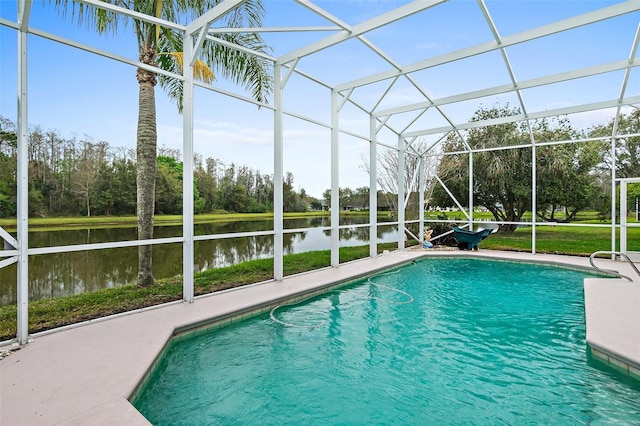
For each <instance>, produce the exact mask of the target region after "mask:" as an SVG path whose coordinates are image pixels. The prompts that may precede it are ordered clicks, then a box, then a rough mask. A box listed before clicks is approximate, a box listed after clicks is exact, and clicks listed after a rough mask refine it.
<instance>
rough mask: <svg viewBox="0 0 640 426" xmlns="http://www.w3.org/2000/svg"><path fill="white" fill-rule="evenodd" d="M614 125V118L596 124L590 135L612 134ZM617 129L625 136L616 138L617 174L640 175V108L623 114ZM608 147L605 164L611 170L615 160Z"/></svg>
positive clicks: (622, 175)
mask: <svg viewBox="0 0 640 426" xmlns="http://www.w3.org/2000/svg"><path fill="white" fill-rule="evenodd" d="M613 125H614V120H613V119H612V120H611V121H610V122H609V123H608V124H606V125H600V126H596V127H594V128H593V129H591V130H590V132H589V136H591V137H603V136H611V135H612V133H613ZM617 130H618V132H617V134H618V135H623V136H622V137H618V138H616V157H617V158H616V176H617V177H620V178H633V177H640V136H637V135H638V134H639V133H640V109H636V110H634V111H633V112H631V113H630V114H626V115H625V114H621V115H620V118H619V121H618V127H617ZM624 135H636V136H624ZM609 146H610V145H609ZM607 148H608V147H605V151H604V152H605V166H606V167H607V168H608V169H609V170H611V165H612V163H613V161H612V159H611V150H610V149H607Z"/></svg>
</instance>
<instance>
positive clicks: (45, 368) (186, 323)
mask: <svg viewBox="0 0 640 426" xmlns="http://www.w3.org/2000/svg"><path fill="white" fill-rule="evenodd" d="M426 256H438V257H440V256H453V257H461V256H462V257H482V258H488V259H494V260H508V261H525V262H536V263H546V264H552V265H557V266H558V265H559V266H568V267H573V268H579V269H591V267H590V265H589V260H588V258H582V257H572V256H559V255H543V254H531V253H517V252H502V251H493V250H480V251H478V252H466V251H442V252H439V251H426V250H425V251H423V250H404V251H399V252H390V253H385V254H384V255H381V256H378V257H376V258H367V259H361V260H358V261H353V262H349V263H345V264H342V265H340V266H339V267H337V268H323V269H321V270H317V271H313V272H308V273H303V274H298V275H295V276H290V277H286V278H285V279H284V280H283V281H280V282H277V281H266V282H263V283H257V284H252V285H248V286H243V287H239V288H235V289H229V290H225V291H221V292H217V293H214V294H211V295H206V296H200V297H198V298H197V300H196V302H195V303H191V304H186V303H181V302H173V303H169V304H165V305H161V306H159V307H154V308H149V309H143V310H139V311H135V312H132V313H129V314H126V315H116V316H113V317H110V318H107V319H104V320H100V321H92V322H89V323H84V324H81V325H77V326H73V327H67V328H64V329H60V330H57V331H55V332H49V333H41V334H36V335H34V339H33V342H32V343H30V344H28V345H26V346H25V347H23V348H22V349H20V350H19V351H16V352H14V353H12V354H11V355H10V356H8V357H6V358H4V359H2V360H1V361H0V424H3V425H4V424H6V425H55V424H65V425H87V424H97V425H101V424H104V425H113V424H127V425H148V424H149V422H148V421H147V420H146V419H145V418H144V417H143V416H142V415H141V414H140V413H139V412H138V411H137V410H136V409H135V408H134V407H133V406H132V405H131V403H130V402H129V399H130V398H131V397H132V396H133V395H134V394H135V393H136V392H137V391H138V389H139V386H140V384H141V383H142V381H143V379H144V378H145V377H146V375H147V374H148V371H149V370H150V368H151V367H152V366H153V365H154V363H155V362H157V360H158V358H159V356H160V355H161V353H162V350H163V349H164V347H165V346H166V345H167V344H168V342H169V341H170V339H171V338H172V337H173V336H174V335H175V334H179V333H181V332H185V331H187V330H194V329H197V328H206V327H211V326H212V325H213V324H214V323H216V322H218V323H220V322H226V323H229V322H233V321H237V320H241V319H243V318H246V317H247V316H251V315H255V311H256V310H260V309H262V310H266V309H270V308H271V307H273V306H276V305H278V304H280V303H282V302H283V301H285V300H287V301H289V300H291V299H292V298H306V297H312V296H313V295H314V294H318V293H320V292H323V291H326V289H327V288H328V287H332V286H335V285H337V284H342V283H346V282H349V281H353V280H356V279H358V278H361V277H363V276H366V275H371V274H373V273H375V272H376V271H379V270H382V269H386V268H389V267H393V266H397V265H401V264H403V263H408V262H411V261H412V260H416V259H419V258H422V257H426ZM599 262H602V265H605V264H606V262H610V261H608V260H602V261H599ZM607 266H608V268H607V269H617V270H619V271H620V272H621V273H623V274H624V273H627V272H626V269H625V268H624V264H622V263H619V262H616V263H615V266H614V267H613V268H612V267H611V264H609V265H607ZM629 269H631V268H630V267H629ZM609 280H610V279H609ZM3 348H4V347H2V346H0V349H3Z"/></svg>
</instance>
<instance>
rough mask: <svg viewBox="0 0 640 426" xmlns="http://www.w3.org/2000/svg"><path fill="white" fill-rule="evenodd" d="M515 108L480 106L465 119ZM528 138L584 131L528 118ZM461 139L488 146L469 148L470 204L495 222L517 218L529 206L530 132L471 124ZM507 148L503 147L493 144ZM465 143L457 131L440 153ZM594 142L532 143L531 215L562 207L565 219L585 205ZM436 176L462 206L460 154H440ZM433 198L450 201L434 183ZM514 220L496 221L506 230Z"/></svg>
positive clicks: (463, 158)
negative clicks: (534, 192)
mask: <svg viewBox="0 0 640 426" xmlns="http://www.w3.org/2000/svg"><path fill="white" fill-rule="evenodd" d="M519 113H520V110H519V108H514V109H511V108H509V107H508V106H506V107H493V108H490V109H484V108H481V109H480V110H478V111H477V112H476V113H475V114H474V116H473V117H472V119H471V121H482V120H487V119H491V118H499V117H506V116H512V115H517V114H519ZM530 125H531V131H532V133H533V135H534V139H535V140H536V141H538V142H551V141H568V140H572V139H577V138H579V137H582V136H584V135H583V134H582V133H581V132H580V131H578V130H576V129H575V128H574V127H573V126H572V125H571V123H570V122H569V120H567V119H566V118H555V119H551V120H548V119H545V120H538V121H534V122H531V123H530ZM466 143H467V144H468V146H469V147H470V148H471V149H472V150H478V149H483V148H488V149H490V150H489V151H484V152H474V153H473V172H474V175H473V198H474V205H479V206H483V207H485V208H486V209H488V210H489V211H490V212H491V213H492V214H493V216H494V218H495V219H496V220H497V221H505V222H520V221H521V219H522V216H523V215H524V213H525V212H526V211H530V210H531V202H532V198H531V197H532V185H531V178H532V176H533V175H532V172H533V169H532V167H533V164H532V161H533V158H532V151H531V148H530V147H522V148H516V147H517V146H518V145H529V144H530V135H529V129H528V127H527V124H526V123H505V124H499V125H494V126H486V127H481V128H475V129H472V130H471V131H469V132H468V134H467V138H466ZM499 148H507V149H499ZM465 150H466V147H465V146H464V143H463V141H462V140H460V138H459V137H458V135H457V134H452V135H451V136H450V137H449V139H448V140H447V142H446V143H445V147H444V151H445V152H461V151H462V152H464V151H465ZM599 155H600V151H599V145H598V144H589V143H567V144H560V145H555V146H542V147H539V148H537V164H536V167H537V191H538V193H537V195H538V199H537V202H538V203H537V204H538V209H537V210H538V211H537V215H538V216H539V217H541V218H543V219H545V220H554V221H557V220H558V219H557V218H556V217H555V216H554V214H555V213H554V212H555V210H556V208H557V207H562V208H563V209H564V211H565V217H564V218H563V220H565V221H569V220H571V219H573V218H574V217H575V215H576V214H577V213H578V212H579V211H580V210H581V209H584V208H585V207H586V206H587V205H588V204H589V194H590V191H591V188H592V184H593V177H592V173H591V172H592V171H593V169H594V167H595V165H596V164H597V163H598V162H599V161H600V156H599ZM438 175H439V176H440V178H441V179H442V180H443V182H444V183H445V185H446V186H447V189H449V191H451V193H452V194H454V196H455V197H456V199H457V200H458V201H459V202H460V204H461V205H462V206H468V195H467V194H468V185H469V167H468V156H467V155H466V154H452V155H445V156H444V158H443V159H442V161H441V163H440V166H439V172H438ZM434 195H435V202H436V204H438V205H441V206H450V205H452V204H453V203H452V202H451V200H450V197H449V195H448V194H447V193H446V192H445V191H444V189H443V188H441V187H440V188H438V189H437V190H436V192H435V193H434ZM516 228H517V224H514V223H512V224H504V225H501V226H500V230H501V231H503V232H512V231H514V230H515V229H516Z"/></svg>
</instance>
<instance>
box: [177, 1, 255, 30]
mask: <svg viewBox="0 0 640 426" xmlns="http://www.w3.org/2000/svg"><path fill="white" fill-rule="evenodd" d="M243 2H244V0H224V1H223V2H220V3H218V4H217V5H215V6H214V7H213V8H211V9H209V10H208V11H207V12H205V13H204V14H203V15H200V16H199V17H197V18H196V19H194V20H193V21H191V22H189V23H188V24H187V26H186V28H185V31H186V33H187V34H190V35H193V34H195V33H197V32H198V31H202V30H203V29H204V28H207V27H208V26H209V24H210V23H212V22H214V21H217V20H218V19H220V17H221V16H223V15H225V14H227V13H229V12H231V11H232V10H233V9H235V8H237V7H238V6H240V4H242V3H243Z"/></svg>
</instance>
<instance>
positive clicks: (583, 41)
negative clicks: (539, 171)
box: [0, 0, 640, 197]
mask: <svg viewBox="0 0 640 426" xmlns="http://www.w3.org/2000/svg"><path fill="white" fill-rule="evenodd" d="M404 3H406V2H401V1H389V0H385V1H382V0H332V1H316V2H315V4H317V5H318V6H320V7H321V8H323V9H325V10H326V11H328V12H329V13H331V14H333V15H334V16H336V17H337V18H339V19H340V20H342V21H344V22H346V23H347V24H350V25H356V24H358V23H360V22H364V21H366V20H368V19H372V18H374V17H375V16H377V15H379V14H382V13H385V12H386V11H388V10H390V9H391V8H394V7H398V6H401V5H402V4H404ZM485 3H486V5H487V8H488V10H489V13H490V14H491V17H492V19H493V21H494V23H495V25H496V27H497V28H498V31H499V34H500V36H502V37H508V36H509V35H513V34H517V33H519V32H521V31H525V30H528V29H531V28H535V27H538V26H541V25H545V24H548V23H551V22H553V21H556V20H559V19H565V18H569V17H571V16H574V15H578V14H581V13H586V12H589V11H591V10H595V9H598V8H601V7H606V6H610V5H613V4H616V3H619V1H600V0H590V1H588V2H586V1H580V0H569V1H563V0H553V1H552V0H537V1H527V0H520V1H506V0H487V1H486V2H485ZM265 6H266V11H267V14H266V17H265V20H264V24H263V26H264V27H284V26H296V27H300V26H330V25H331V24H330V23H329V22H327V21H326V20H325V19H323V18H321V17H320V16H318V15H316V14H314V13H313V12H312V11H310V10H308V9H307V8H305V7H303V6H301V5H299V4H297V3H295V2H293V1H290V0H265ZM15 16H16V2H15V1H14V0H0V18H1V19H4V20H9V21H15ZM639 21H640V13H638V12H635V13H633V14H629V15H626V16H623V17H620V18H615V19H611V20H608V21H605V22H602V23H598V24H595V25H593V26H589V27H585V28H578V29H576V30H573V31H571V32H568V33H566V34H558V35H553V36H549V37H544V38H540V39H537V40H534V41H532V42H529V43H526V44H522V45H516V46H511V47H509V48H507V49H506V52H507V55H508V57H509V60H510V62H511V64H512V67H513V70H514V73H515V76H516V79H517V81H525V80H528V79H532V78H537V77H541V76H544V75H547V74H553V73H559V72H564V71H570V70H573V69H579V68H583V67H588V66H593V65H597V64H602V63H608V62H613V61H619V60H626V59H627V58H628V55H629V52H630V50H631V47H632V41H633V37H634V35H635V33H636V31H637V28H638V22H639ZM30 27H31V28H36V29H39V30H42V31H46V32H50V33H53V34H55V35H58V36H60V37H65V38H69V39H72V40H74V41H77V42H80V43H83V44H86V45H90V46H92V47H95V48H99V49H103V50H107V51H109V52H111V53H115V54H118V55H122V56H125V57H128V58H131V59H135V58H136V56H137V48H136V44H135V36H134V34H133V30H132V28H131V26H129V27H128V28H122V29H121V31H120V32H119V33H118V34H116V35H114V34H104V35H97V34H96V33H95V32H94V31H93V30H92V29H89V28H87V27H86V26H79V25H78V24H77V22H75V21H72V20H71V18H70V17H69V16H67V17H66V18H65V17H62V16H61V15H60V14H59V13H58V12H57V11H56V9H55V8H54V7H53V6H51V5H49V4H43V3H42V2H39V1H36V2H34V3H33V6H32V13H31V19H30ZM330 34H331V33H329V32H304V33H303V32H300V33H295V34H290V33H288V34H282V33H265V35H264V38H265V40H266V41H267V43H268V44H269V45H270V46H271V47H272V48H273V52H272V55H273V56H275V57H278V56H280V55H283V54H286V53H289V52H291V51H294V50H296V49H298V48H301V47H303V46H305V45H307V44H309V43H312V42H314V41H316V40H320V39H322V38H324V37H327V36H328V35H330ZM365 36H366V38H367V39H368V40H369V41H370V42H371V43H373V44H374V45H375V46H377V47H378V48H379V49H381V50H383V51H384V52H385V53H386V54H387V55H388V56H389V57H391V58H392V59H393V60H394V61H395V62H396V63H398V64H400V65H403V66H406V65H410V64H413V63H415V62H418V61H421V60H424V59H429V58H432V57H438V56H440V55H443V54H446V53H448V52H453V51H457V50H459V49H464V48H467V47H471V46H474V45H477V44H481V43H485V42H488V41H491V40H493V35H492V33H491V31H490V28H489V26H488V25H487V23H486V21H485V19H484V17H483V15H482V12H481V10H480V8H479V7H478V4H477V2H476V1H471V0H451V1H449V2H447V3H444V4H439V5H436V6H434V7H432V8H429V9H427V10H425V11H423V12H421V13H418V14H416V15H413V16H411V17H409V18H407V19H405V20H402V21H399V22H396V23H393V24H391V25H388V26H387V27H384V28H380V29H377V30H374V31H372V32H370V33H367V34H366V35H365ZM28 47H29V57H28V61H29V74H28V88H29V99H28V120H29V125H30V127H33V126H36V125H38V126H40V127H41V128H42V129H44V130H48V129H52V130H56V131H57V132H58V133H59V134H60V135H61V136H62V137H65V138H71V137H73V136H76V137H78V138H84V137H87V138H90V139H93V140H95V141H106V142H108V143H109V144H110V145H111V146H112V147H123V148H125V149H127V148H134V147H135V140H136V120H137V107H138V103H137V99H138V84H137V81H136V78H135V68H134V67H132V66H130V65H127V64H123V63H120V62H117V61H113V60H110V59H106V58H104V57H101V56H98V55H95V54H92V53H89V52H85V51H82V50H78V49H75V48H72V47H69V46H66V45H63V44H60V43H56V42H54V41H51V40H47V39H44V38H42V37H38V36H35V35H30V36H29V38H28ZM0 48H1V50H0V115H1V116H3V117H5V118H9V119H10V120H12V121H15V120H16V105H17V102H16V99H17V71H16V59H17V35H16V31H15V30H13V29H11V28H8V27H6V26H3V25H0ZM637 68H638V67H636V69H634V71H633V73H632V76H631V79H630V81H629V85H628V87H627V91H626V95H627V96H638V95H640V70H638V69H637ZM298 69H300V70H302V71H304V72H305V73H308V74H310V75H312V76H314V77H315V78H317V79H319V80H321V81H323V82H325V83H327V84H329V85H335V84H342V83H346V82H350V81H353V80H356V79H359V78H362V77H366V76H368V75H371V74H376V73H378V72H382V71H387V70H389V69H391V66H390V65H389V64H388V63H387V62H385V61H383V60H382V59H381V58H380V57H379V56H378V55H376V54H375V53H373V52H372V51H371V50H370V49H369V48H367V47H366V46H364V45H363V44H362V43H359V42H357V41H347V42H345V43H342V44H340V45H338V46H336V47H333V48H330V49H325V50H323V51H321V52H319V53H318V54H316V55H312V56H311V57H305V58H302V59H301V60H300V62H299V64H298ZM414 79H415V81H416V82H417V83H418V84H419V85H420V87H421V88H422V89H423V90H424V91H425V92H426V93H427V94H428V95H429V96H430V97H432V98H441V97H445V96H450V95H455V94H460V93H464V92H468V91H472V90H478V89H482V88H485V87H493V86H498V85H501V84H508V83H510V82H511V80H510V77H509V74H508V70H507V68H506V66H505V64H504V61H503V59H502V56H501V55H500V53H499V52H497V51H496V52H491V53H487V54H483V55H479V56H476V57H471V58H467V59H464V60H459V61H454V62H451V63H448V64H444V65H441V66H438V67H434V68H430V69H427V70H423V71H420V72H418V73H415V74H414ZM622 80H623V73H622V72H613V73H607V74H602V75H599V76H595V77H591V78H589V79H581V80H573V81H570V82H566V83H562V84H554V85H550V86H547V87H542V88H536V89H528V90H524V91H523V97H524V99H525V105H526V107H527V109H528V110H529V111H544V110H549V109H554V108H561V107H566V106H571V105H577V104H583V103H589V102H597V101H602V100H612V99H617V98H618V96H619V93H620V88H621V84H622ZM388 84H389V83H388V82H385V83H376V84H371V85H369V86H365V87H363V88H359V89H356V90H355V91H354V93H353V95H352V96H353V99H355V100H357V101H358V102H359V103H360V104H361V105H363V106H365V107H372V106H374V105H375V104H376V103H377V102H378V101H379V99H380V97H381V94H382V93H384V92H385V90H387V88H388ZM214 86H215V87H218V88H221V89H224V90H229V91H233V92H234V93H238V94H241V95H243V96H247V95H248V94H247V93H246V92H245V91H244V90H243V89H242V88H238V87H236V86H234V85H233V84H232V83H230V82H228V81H225V80H223V79H218V80H217V81H216V82H215V83H214ZM422 100H424V97H422V95H420V94H419V93H418V92H417V90H416V89H415V87H413V86H412V85H411V83H410V82H409V81H408V80H406V79H399V80H398V82H397V83H396V84H394V85H393V86H392V87H391V89H389V91H388V94H387V96H386V97H385V98H384V100H383V101H382V102H380V105H379V107H378V109H385V108H390V107H396V106H400V105H404V104H407V103H408V104H411V103H415V102H420V101H422ZM156 102H157V119H158V146H159V147H164V148H169V149H181V148H182V117H181V115H180V114H179V113H178V112H177V109H176V106H175V105H174V104H172V103H171V101H170V100H169V99H168V98H167V96H166V95H165V94H164V92H163V91H162V89H160V88H159V87H158V88H157V90H156ZM270 103H272V101H270ZM506 103H508V104H509V105H511V106H512V107H515V106H518V105H519V103H518V99H517V97H516V96H515V95H514V94H505V95H501V96H495V97H491V98H486V99H481V100H478V101H474V102H466V103H458V104H452V105H447V106H444V107H443V108H442V110H443V112H445V114H447V116H448V117H449V118H450V119H451V120H453V121H454V122H456V123H461V122H465V121H467V120H468V119H469V118H470V117H471V116H472V115H473V113H474V112H475V111H476V110H477V109H478V108H479V107H480V106H483V107H491V106H493V105H496V104H500V105H504V104H506ZM194 105H195V118H194V122H195V124H194V132H195V135H194V150H195V152H196V153H198V154H200V155H201V156H202V157H203V158H209V157H212V158H216V159H219V160H222V161H223V162H224V163H226V164H230V163H235V164H237V165H246V166H249V167H252V168H254V169H256V170H259V171H260V172H261V173H263V174H272V173H273V112H272V111H271V110H270V109H268V108H262V109H258V108H257V107H256V106H255V105H253V104H250V103H246V102H243V101H241V100H237V99H233V98H230V97H227V96H224V95H221V94H219V93H215V92H211V91H208V90H205V89H202V88H197V89H196V93H195V98H194ZM284 109H285V111H288V112H295V113H296V114H300V115H303V116H306V117H309V118H311V119H313V120H317V121H321V122H323V123H327V124H328V123H329V122H330V93H329V90H327V89H326V88H324V87H322V86H320V85H317V84H315V83H312V82H310V81H309V80H308V79H306V78H303V77H301V76H299V75H296V74H294V75H293V76H292V77H291V79H290V80H289V81H288V82H287V85H286V86H285V89H284ZM613 114H614V111H610V110H609V111H597V112H590V113H583V114H578V115H571V116H569V119H570V120H571V121H572V123H574V125H575V126H576V127H582V128H588V127H590V126H593V125H597V124H605V123H606V122H608V121H609V120H610V119H611V118H612V117H613ZM414 117H415V115H414V116H411V114H407V115H403V116H399V117H394V118H392V119H391V120H389V123H390V124H391V125H393V126H394V128H396V129H402V128H404V127H405V126H406V125H407V123H409V122H411V121H412V120H413V118H414ZM339 120H340V127H341V129H343V130H345V131H347V132H349V133H356V134H358V135H363V136H365V137H366V136H367V135H368V133H369V119H368V116H367V115H366V114H364V113H362V112H361V111H360V110H358V108H356V107H354V106H352V105H350V104H349V103H347V104H346V105H345V106H344V108H343V109H342V110H341V113H340V118H339ZM445 124H446V120H444V118H443V117H442V116H440V114H438V113H437V112H436V111H435V110H433V109H431V110H429V111H427V113H425V114H424V115H423V116H422V117H420V118H419V119H418V120H417V121H416V122H415V123H414V125H413V126H412V127H411V129H414V128H415V129H418V128H421V127H420V126H423V127H422V128H430V127H438V126H442V125H445ZM349 133H343V134H341V136H340V154H339V156H340V157H339V158H340V167H339V169H340V186H341V187H350V188H353V189H355V188H357V187H361V186H368V182H369V177H368V174H367V173H366V167H365V161H364V158H366V157H367V156H368V149H369V148H368V146H369V144H368V142H367V141H365V140H363V139H361V138H358V137H354V136H351V135H350V134H349ZM433 137H436V136H433ZM379 138H380V139H381V140H382V141H383V142H384V143H387V144H389V145H395V143H396V142H397V139H396V136H394V135H393V134H392V133H391V132H384V131H383V132H381V133H380V134H379ZM427 139H428V137H427ZM330 153H331V151H330V132H329V130H328V129H327V128H326V127H324V126H318V125H315V124H312V123H309V122H307V121H304V120H300V119H298V118H294V117H290V116H286V117H285V119H284V169H285V172H291V173H293V176H294V187H296V189H298V190H300V189H305V191H306V193H307V194H309V195H312V196H315V197H321V196H322V193H323V191H325V190H326V189H328V188H330V186H331V179H330V176H331V175H330V171H331V169H330Z"/></svg>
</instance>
